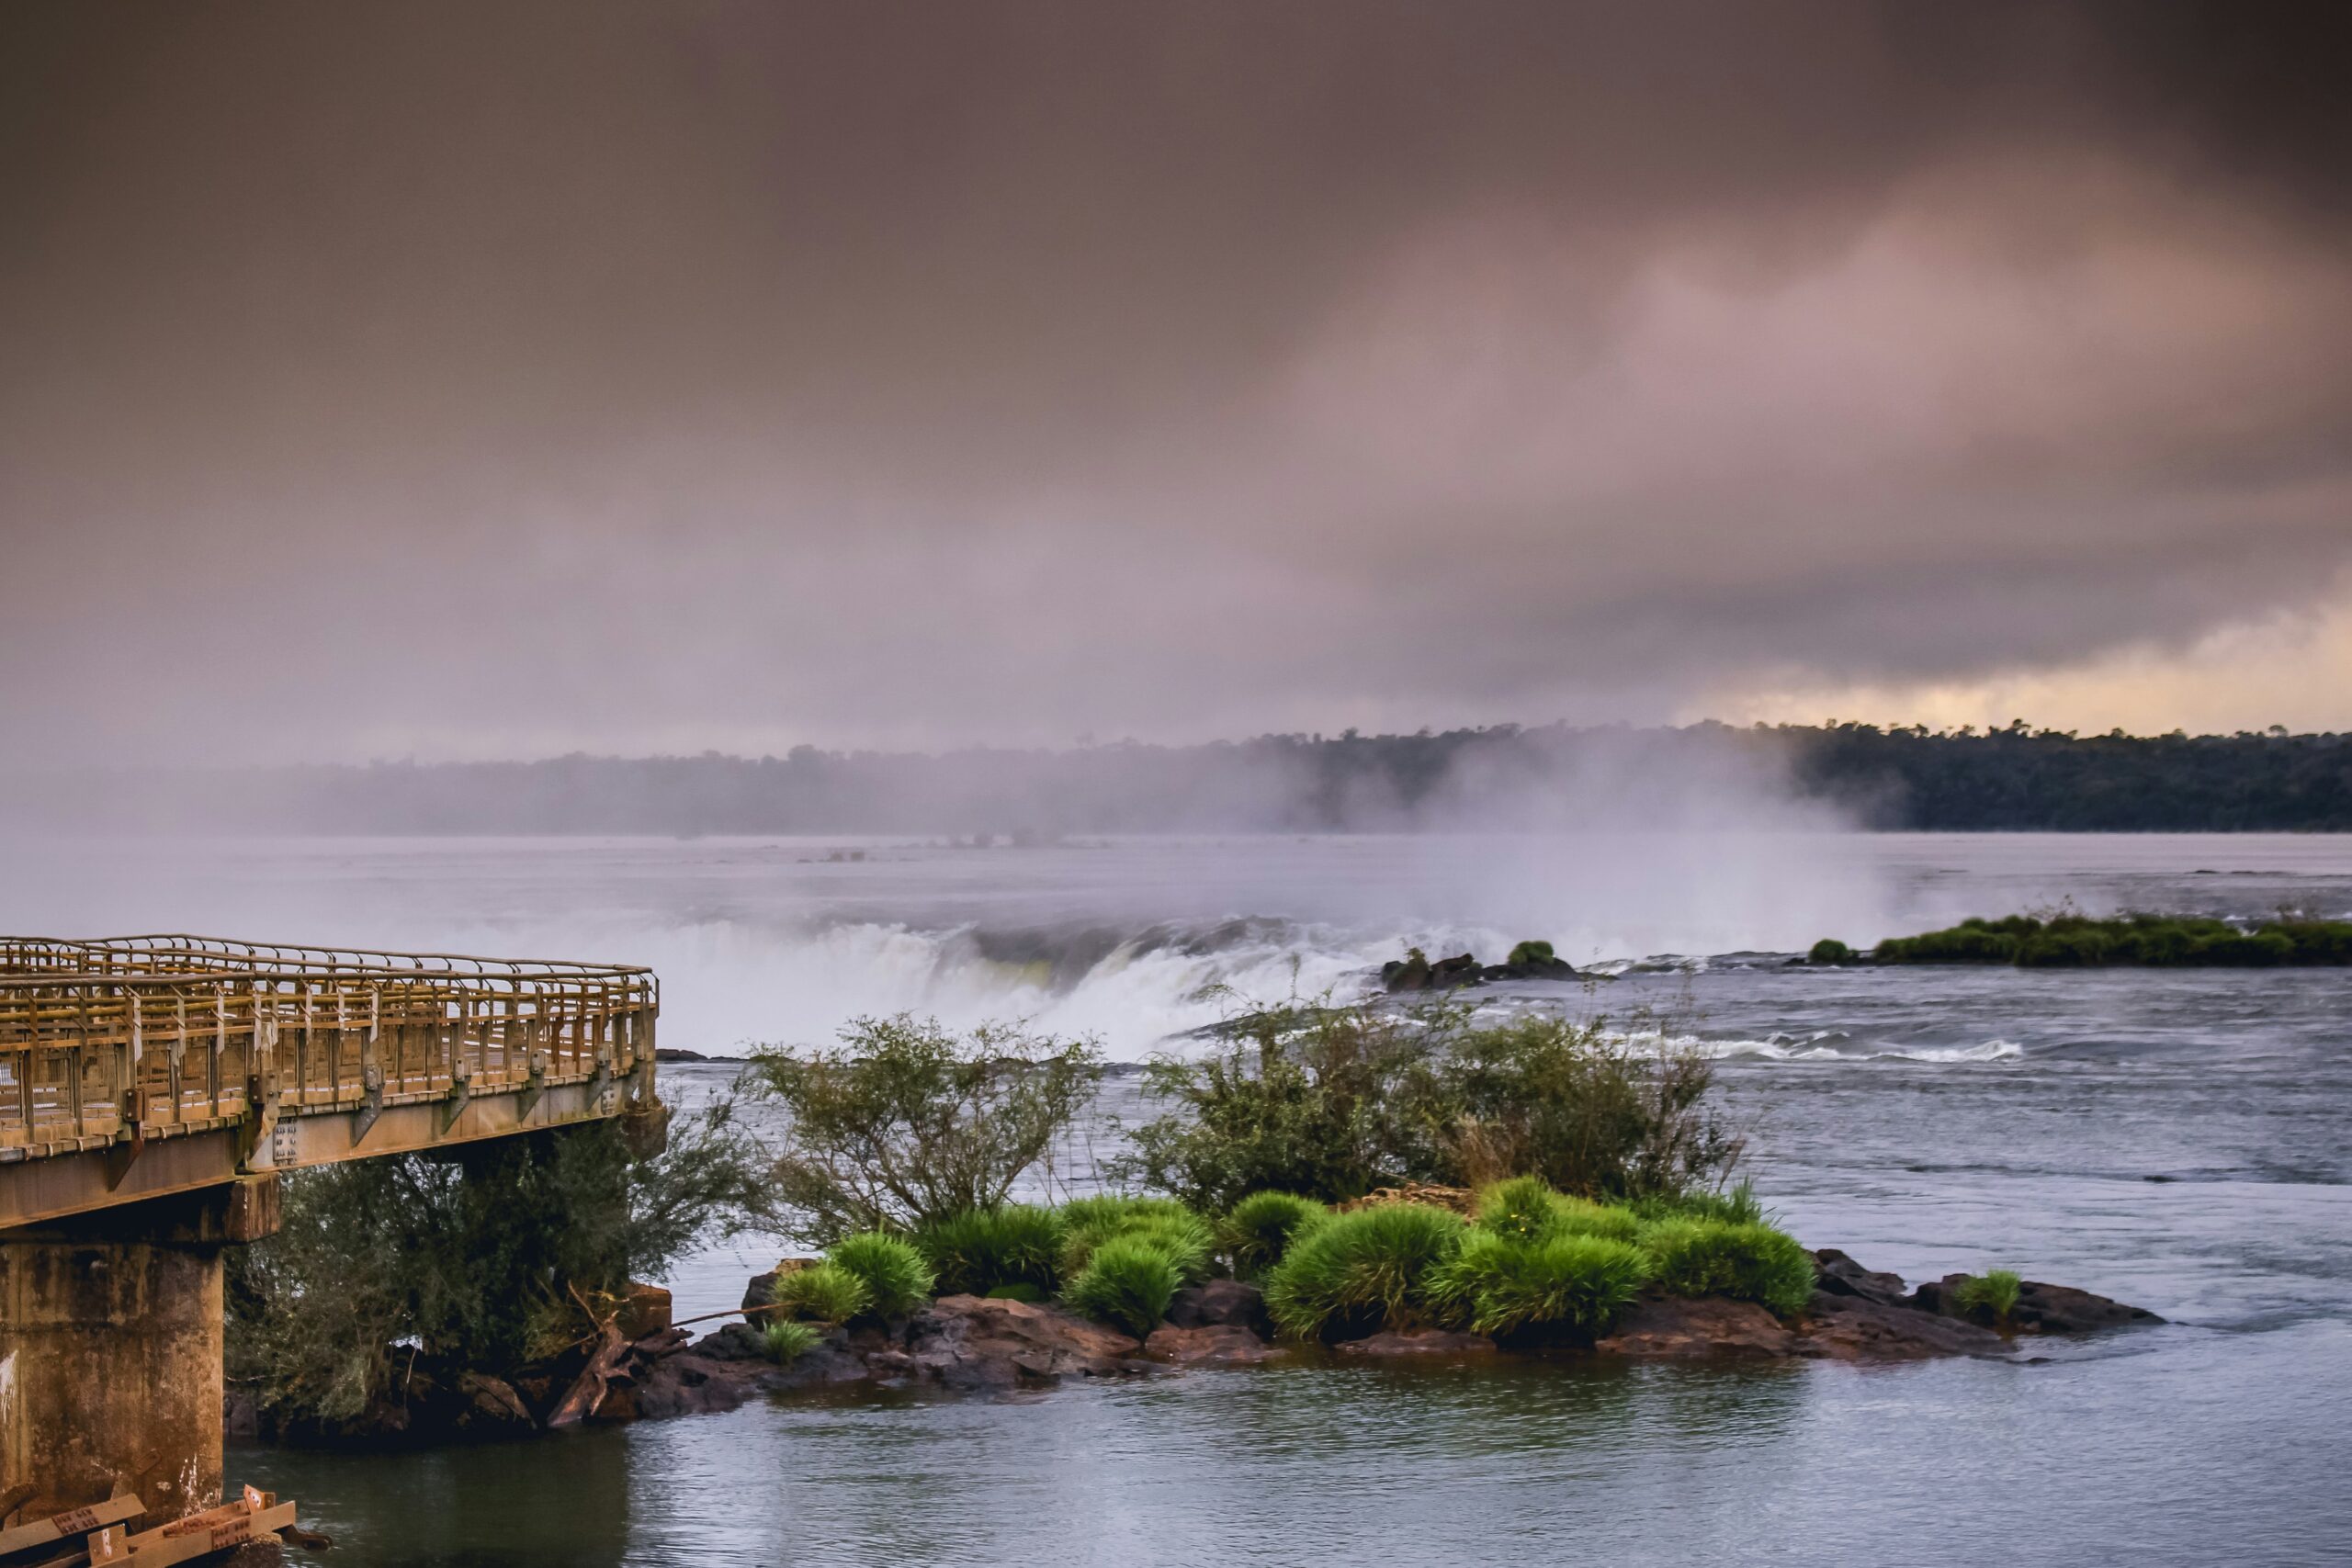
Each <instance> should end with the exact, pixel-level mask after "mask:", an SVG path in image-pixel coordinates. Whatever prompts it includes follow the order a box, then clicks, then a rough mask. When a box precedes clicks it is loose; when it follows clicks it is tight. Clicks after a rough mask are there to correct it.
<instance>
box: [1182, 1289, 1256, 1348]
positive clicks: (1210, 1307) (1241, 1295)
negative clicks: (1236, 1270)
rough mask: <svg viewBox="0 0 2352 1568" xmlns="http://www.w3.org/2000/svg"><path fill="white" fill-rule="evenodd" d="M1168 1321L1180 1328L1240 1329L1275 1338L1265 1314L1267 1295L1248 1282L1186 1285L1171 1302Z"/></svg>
mask: <svg viewBox="0 0 2352 1568" xmlns="http://www.w3.org/2000/svg"><path fill="white" fill-rule="evenodd" d="M1168 1321H1169V1323H1170V1324H1171V1325H1174V1326H1176V1327H1178V1328H1216V1327H1221V1326H1227V1325H1232V1326H1238V1327H1240V1328H1244V1329H1247V1330H1249V1332H1250V1333H1251V1334H1253V1335H1256V1336H1257V1337H1259V1338H1261V1339H1267V1338H1272V1337H1273V1332H1274V1325H1273V1320H1272V1318H1270V1317H1268V1316H1267V1315H1266V1292H1263V1291H1261V1290H1260V1289H1259V1288H1258V1287H1257V1286H1255V1285H1253V1284H1250V1282H1249V1281H1248V1280H1209V1281H1208V1282H1207V1283H1205V1284H1200V1285H1187V1286H1186V1287H1184V1289H1182V1290H1181V1291H1179V1292H1176V1294H1175V1296H1174V1298H1173V1299H1171V1300H1170V1302H1169V1303H1168Z"/></svg>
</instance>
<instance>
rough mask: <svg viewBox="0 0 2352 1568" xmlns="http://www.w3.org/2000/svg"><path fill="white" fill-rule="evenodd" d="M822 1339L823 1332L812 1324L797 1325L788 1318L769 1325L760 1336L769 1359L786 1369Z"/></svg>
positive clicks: (815, 1346) (797, 1323)
mask: <svg viewBox="0 0 2352 1568" xmlns="http://www.w3.org/2000/svg"><path fill="white" fill-rule="evenodd" d="M824 1337H825V1336H824V1331H823V1330H821V1329H820V1328H818V1327H817V1326H816V1325H814V1324H808V1323H799V1322H797V1321H795V1320H794V1319H792V1318H788V1317H786V1318H779V1319H777V1320H776V1321H775V1322H774V1323H771V1324H769V1325H767V1327H766V1328H764V1329H763V1330H762V1331H761V1334H760V1339H761V1343H762V1344H763V1345H764V1346H765V1347H766V1348H767V1353H768V1358H769V1359H771V1360H773V1361H775V1363H776V1364H777V1365H779V1366H786V1367H788V1366H790V1365H792V1363H793V1362H795V1361H797V1360H798V1359H800V1358H801V1357H803V1356H805V1355H807V1354H808V1353H809V1351H811V1350H813V1349H815V1348H817V1345H818V1342H819V1341H820V1340H821V1339H823V1338H824Z"/></svg>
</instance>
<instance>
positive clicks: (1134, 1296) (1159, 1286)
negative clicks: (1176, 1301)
mask: <svg viewBox="0 0 2352 1568" xmlns="http://www.w3.org/2000/svg"><path fill="white" fill-rule="evenodd" d="M1182 1283H1183V1271H1182V1269H1181V1268H1180V1267H1179V1265H1178V1263H1177V1261H1176V1259H1175V1258H1170V1256H1169V1255H1168V1251H1167V1249H1166V1247H1163V1246H1162V1245H1161V1244H1160V1243H1159V1241H1158V1240H1156V1239H1154V1238H1152V1237H1150V1236H1146V1235H1116V1236H1113V1237H1111V1238H1110V1239H1108V1240H1107V1241H1104V1242H1103V1244H1102V1245H1101V1246H1100V1247H1096V1248H1095V1249H1094V1252H1093V1256H1092V1257H1091V1258H1089V1259H1088V1260H1087V1265H1086V1267H1085V1268H1084V1269H1080V1271H1079V1272H1078V1274H1077V1275H1076V1276H1075V1277H1073V1278H1072V1279H1071V1280H1070V1282H1069V1286H1068V1287H1067V1288H1066V1289H1065V1290H1064V1291H1063V1292H1062V1299H1063V1300H1064V1301H1065V1302H1067V1303H1069V1305H1070V1307H1071V1308H1072V1309H1073V1310H1075V1311H1078V1312H1081V1313H1084V1314H1086V1315H1087V1316H1089V1317H1091V1318H1098V1319H1100V1320H1102V1321H1103V1322H1104V1323H1109V1324H1114V1325H1117V1326H1118V1327H1121V1328H1124V1329H1125V1330H1126V1331H1127V1332H1128V1333H1130V1334H1132V1335H1134V1336H1135V1337H1136V1338H1138V1339H1141V1338H1143V1337H1146V1336H1148V1334H1150V1333H1151V1331H1152V1330H1153V1329H1154V1328H1157V1327H1159V1321H1160V1319H1162V1318H1164V1317H1166V1316H1167V1315H1168V1303H1169V1301H1170V1298H1172V1297H1173V1296H1174V1295H1175V1294H1176V1291H1177V1287H1178V1286H1180V1285H1181V1284H1182Z"/></svg>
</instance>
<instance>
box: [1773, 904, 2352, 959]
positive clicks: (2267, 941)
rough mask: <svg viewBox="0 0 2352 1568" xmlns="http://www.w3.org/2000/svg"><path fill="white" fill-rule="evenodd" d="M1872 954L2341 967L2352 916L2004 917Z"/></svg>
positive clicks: (1896, 940) (2350, 942)
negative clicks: (2238, 922)
mask: <svg viewBox="0 0 2352 1568" xmlns="http://www.w3.org/2000/svg"><path fill="white" fill-rule="evenodd" d="M1818 952H1819V947H1816V948H1815V953H1818ZM1871 960H1872V961H1873V962H1875V963H1879V964H2016V965H2017V966H2018V967H2019V968H2024V969H2097V968H2109V967H2134V968H2152V969H2176V968H2279V967H2285V966H2288V965H2299V966H2311V965H2334V966H2341V965H2345V964H2352V920H2312V919H2285V918H2282V919H2275V920H2267V921H2264V922H2263V923H2262V924H2260V925H2258V926H2256V927H2255V928H2254V929H2252V930H2251V931H2247V930H2244V929H2242V928H2240V927H2237V926H2233V925H2232V924H2230V923H2229V922H2228V921H2226V920H2217V919H2208V918H2205V917H2202V916H2190V915H2121V916H2117V917H2115V918H2113V919H2092V918H2090V917H2089V916H2086V915H2053V916H2052V917H2050V918H2048V919H2041V918H2039V917H2036V916H2032V915H2010V916H2007V917H2006V918H2004V919H1997V920H1987V919H1968V920H1962V922H1961V923H1960V924H1958V925H1956V926H1951V927H1949V928H1947V929H1945V930H1943V931H1924V932H1922V933H1920V934H1919V935H1917V936H1907V937H1889V938H1888V939H1887V940H1886V941H1884V942H1880V943H1879V944H1878V946H1877V947H1875V948H1873V949H1872V950H1871ZM1819 961H1820V960H1818V959H1816V962H1819Z"/></svg>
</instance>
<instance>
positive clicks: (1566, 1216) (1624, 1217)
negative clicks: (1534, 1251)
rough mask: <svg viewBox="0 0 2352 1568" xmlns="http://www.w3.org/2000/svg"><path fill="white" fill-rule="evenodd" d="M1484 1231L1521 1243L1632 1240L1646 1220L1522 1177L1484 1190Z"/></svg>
mask: <svg viewBox="0 0 2352 1568" xmlns="http://www.w3.org/2000/svg"><path fill="white" fill-rule="evenodd" d="M1478 1228H1479V1229H1480V1230H1482V1231H1486V1232H1488V1233H1490V1234H1492V1235H1499V1236H1505V1237H1510V1238H1512V1239H1515V1240H1519V1241H1534V1240H1537V1239H1539V1238H1542V1237H1545V1236H1555V1235H1589V1236H1602V1237H1606V1238H1608V1239H1610V1240H1612V1241H1632V1240H1633V1239H1634V1235H1635V1234H1636V1233H1637V1232H1638V1231H1639V1230H1640V1229H1641V1218H1640V1216H1639V1215H1637V1214H1635V1213H1634V1211H1633V1210H1631V1209H1629V1208H1626V1207H1625V1206H1623V1204H1617V1203H1596V1202H1593V1201H1591V1200H1589V1199H1586V1198H1569V1197H1564V1196H1563V1195H1561V1194H1560V1193H1558V1192H1555V1191H1554V1190H1552V1189H1551V1187H1550V1185H1549V1184H1547V1183H1546V1182H1545V1181H1544V1179H1543V1178H1542V1177H1540V1176H1519V1177H1513V1178H1512V1179H1510V1180H1509V1181H1498V1182H1496V1183H1494V1184H1493V1185H1491V1186H1489V1187H1486V1188H1483V1189H1481V1190H1480V1191H1479V1193H1478Z"/></svg>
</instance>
